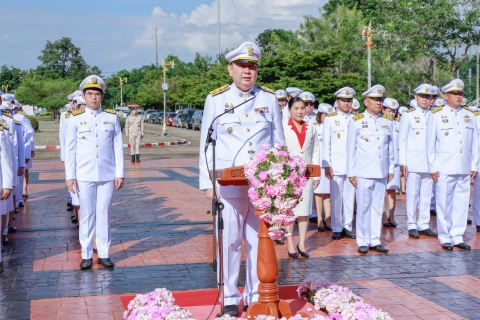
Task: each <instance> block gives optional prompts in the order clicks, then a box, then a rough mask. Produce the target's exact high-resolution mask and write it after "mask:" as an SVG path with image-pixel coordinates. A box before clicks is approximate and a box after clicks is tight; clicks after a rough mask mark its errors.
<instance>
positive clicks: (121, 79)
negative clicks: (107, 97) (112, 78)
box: [118, 77, 128, 108]
mask: <svg viewBox="0 0 480 320" xmlns="http://www.w3.org/2000/svg"><path fill="white" fill-rule="evenodd" d="M118 79H119V80H120V107H121V108H123V83H124V82H127V80H128V79H127V77H123V78H122V77H119V78H118Z"/></svg>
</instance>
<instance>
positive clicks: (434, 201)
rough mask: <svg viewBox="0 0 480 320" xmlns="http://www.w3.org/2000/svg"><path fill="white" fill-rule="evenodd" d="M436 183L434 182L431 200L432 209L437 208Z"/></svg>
mask: <svg viewBox="0 0 480 320" xmlns="http://www.w3.org/2000/svg"><path fill="white" fill-rule="evenodd" d="M435 186H436V184H435V183H432V196H431V197H432V199H431V200H430V210H436V208H437V192H436V191H435Z"/></svg>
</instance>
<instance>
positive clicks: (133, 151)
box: [125, 108, 144, 162]
mask: <svg viewBox="0 0 480 320" xmlns="http://www.w3.org/2000/svg"><path fill="white" fill-rule="evenodd" d="M143 129H144V128H143V117H142V116H139V115H138V111H137V108H133V109H132V112H131V113H130V115H129V116H128V117H127V120H126V121H125V135H126V136H127V139H128V142H129V143H130V155H131V156H132V160H131V161H132V162H140V140H142V139H143V136H144V133H143Z"/></svg>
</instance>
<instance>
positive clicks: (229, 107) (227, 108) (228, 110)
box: [225, 103, 235, 113]
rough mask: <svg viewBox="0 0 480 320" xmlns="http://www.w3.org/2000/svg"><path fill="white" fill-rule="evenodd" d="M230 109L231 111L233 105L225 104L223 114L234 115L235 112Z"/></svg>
mask: <svg viewBox="0 0 480 320" xmlns="http://www.w3.org/2000/svg"><path fill="white" fill-rule="evenodd" d="M231 109H233V104H231V103H230V105H228V103H225V112H228V113H234V112H235V110H231Z"/></svg>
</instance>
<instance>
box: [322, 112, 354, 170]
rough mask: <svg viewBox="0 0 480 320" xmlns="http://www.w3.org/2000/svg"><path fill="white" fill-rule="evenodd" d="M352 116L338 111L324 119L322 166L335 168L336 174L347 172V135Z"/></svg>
mask: <svg viewBox="0 0 480 320" xmlns="http://www.w3.org/2000/svg"><path fill="white" fill-rule="evenodd" d="M352 117H353V116H352V114H351V113H343V112H341V111H336V112H333V113H330V114H328V116H327V117H325V120H324V121H323V147H322V168H333V173H334V174H335V175H346V174H347V135H348V124H349V122H350V119H351V118H352Z"/></svg>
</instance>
